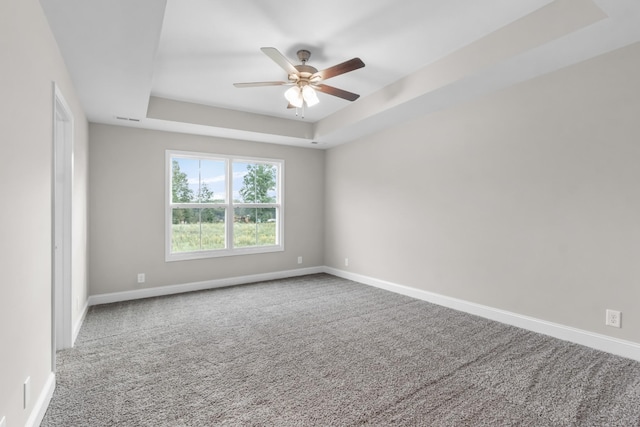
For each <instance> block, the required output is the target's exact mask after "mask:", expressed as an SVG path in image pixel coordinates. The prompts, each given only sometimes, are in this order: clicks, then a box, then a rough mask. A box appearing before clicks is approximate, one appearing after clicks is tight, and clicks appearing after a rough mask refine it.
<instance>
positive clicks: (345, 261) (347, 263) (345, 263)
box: [344, 258, 349, 267]
mask: <svg viewBox="0 0 640 427" xmlns="http://www.w3.org/2000/svg"><path fill="white" fill-rule="evenodd" d="M344 266H345V267H349V258H345V259H344Z"/></svg>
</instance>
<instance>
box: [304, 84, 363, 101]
mask: <svg viewBox="0 0 640 427" xmlns="http://www.w3.org/2000/svg"><path fill="white" fill-rule="evenodd" d="M311 87H312V88H314V89H316V90H319V91H320V92H324V93H326V94H329V95H333V96H337V97H338V98H342V99H346V100H347V101H355V100H356V99H358V98H360V95H358V94H357V93H353V92H347V91H346V90H342V89H338V88H337V87H333V86H327V85H322V84H320V85H315V84H314V85H311Z"/></svg>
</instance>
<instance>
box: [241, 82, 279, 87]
mask: <svg viewBox="0 0 640 427" xmlns="http://www.w3.org/2000/svg"><path fill="white" fill-rule="evenodd" d="M289 84H291V83H288V82H249V83H234V84H233V85H234V86H235V87H258V86H282V85H289Z"/></svg>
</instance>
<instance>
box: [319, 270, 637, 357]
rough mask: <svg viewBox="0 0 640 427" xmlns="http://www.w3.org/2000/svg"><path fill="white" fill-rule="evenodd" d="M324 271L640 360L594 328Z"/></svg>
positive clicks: (631, 347)
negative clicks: (569, 324) (570, 324)
mask: <svg viewBox="0 0 640 427" xmlns="http://www.w3.org/2000/svg"><path fill="white" fill-rule="evenodd" d="M324 271H325V272H326V273H328V274H332V275H334V276H338V277H342V278H345V279H349V280H353V281H354V282H358V283H362V284H365V285H369V286H375V287H377V288H381V289H386V290H388V291H391V292H395V293H398V294H402V295H406V296H409V297H412V298H416V299H420V300H423V301H427V302H431V303H433V304H438V305H441V306H444V307H448V308H452V309H454V310H458V311H463V312H465V313H469V314H475V315H477V316H481V317H484V318H487V319H490V320H495V321H498V322H501V323H505V324H508V325H512V326H516V327H519V328H522V329H527V330H529V331H533V332H537V333H540V334H544V335H549V336H552V337H554V338H559V339H561V340H564V341H569V342H572V343H575V344H580V345H584V346H587V347H591V348H594V349H596V350H601V351H606V352H608V353H612V354H616V355H618V356H622V357H626V358H629V359H633V360H637V361H640V344H638V343H635V342H632V341H625V340H621V339H617V338H612V337H609V336H606V335H601V334H596V333H594V332H589V331H585V330H582V329H577V328H572V327H569V326H565V325H561V324H558V323H552V322H547V321H545V320H540V319H536V318H534V317H529V316H523V315H521V314H517V313H512V312H509V311H505V310H500V309H497V308H493V307H488V306H485V305H481V304H476V303H472V302H469V301H464V300H461V299H457V298H451V297H447V296H444V295H440V294H436V293H433V292H428V291H423V290H420V289H416V288H411V287H408V286H404V285H399V284H397V283H392V282H387V281H384V280H379V279H375V278H373V277H368V276H363V275H359V274H354V273H351V272H347V271H344V270H338V269H336V268H331V267H325V269H324Z"/></svg>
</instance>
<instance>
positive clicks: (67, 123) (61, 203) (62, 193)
mask: <svg viewBox="0 0 640 427" xmlns="http://www.w3.org/2000/svg"><path fill="white" fill-rule="evenodd" d="M52 181H53V184H52V185H53V189H52V192H53V197H52V199H53V200H52V214H53V215H52V217H53V220H52V222H53V224H52V234H53V236H52V248H51V249H52V273H51V274H52V337H51V338H52V340H51V341H52V357H51V359H52V370H53V371H54V372H55V353H56V350H59V349H62V348H70V347H72V346H73V325H72V321H71V317H72V303H71V302H72V295H71V294H72V292H71V287H72V285H71V283H72V282H71V273H72V270H71V267H72V265H71V254H72V252H71V245H72V239H71V236H72V234H71V233H72V201H73V114H72V112H71V108H69V105H68V104H67V102H66V101H65V99H64V97H63V96H62V93H61V92H60V89H59V88H58V86H57V85H56V84H55V82H54V83H53V177H52Z"/></svg>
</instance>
